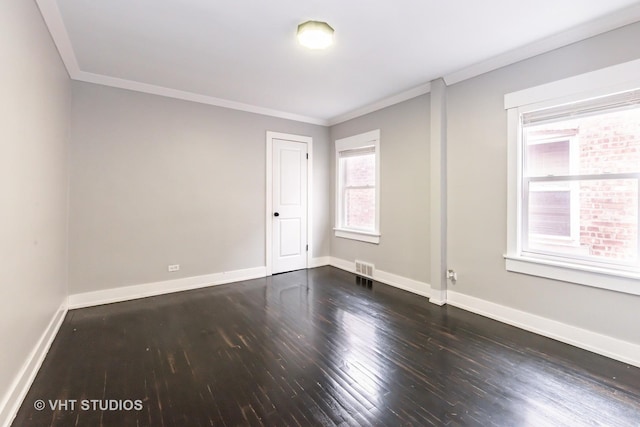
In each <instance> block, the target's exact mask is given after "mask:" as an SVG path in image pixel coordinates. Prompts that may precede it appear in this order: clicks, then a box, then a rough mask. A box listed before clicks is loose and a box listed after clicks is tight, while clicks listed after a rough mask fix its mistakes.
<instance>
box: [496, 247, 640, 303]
mask: <svg viewBox="0 0 640 427" xmlns="http://www.w3.org/2000/svg"><path fill="white" fill-rule="evenodd" d="M504 258H505V264H506V269H507V271H511V272H514V273H522V274H528V275H530V276H538V277H545V278H548V279H554V280H560V281H563V282H569V283H577V284H580V285H585V286H591V287H595V288H601V289H608V290H611V291H617V292H623V293H627V294H632V295H640V274H638V273H636V272H633V271H623V270H614V269H607V268H602V267H596V266H588V265H580V264H572V263H568V262H561V261H553V260H548V259H542V258H534V257H528V256H522V255H505V256H504Z"/></svg>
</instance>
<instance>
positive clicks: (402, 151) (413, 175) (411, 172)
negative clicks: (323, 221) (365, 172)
mask: <svg viewBox="0 0 640 427" xmlns="http://www.w3.org/2000/svg"><path fill="white" fill-rule="evenodd" d="M429 114H430V96H429V95H428V94H427V95H422V96H419V97H416V98H413V99H410V100H408V101H405V102H402V103H400V104H396V105H393V106H391V107H387V108H385V109H382V110H379V111H376V112H373V113H370V114H367V115H365V116H362V117H358V118H355V119H353V120H349V121H347V122H344V123H340V124H338V125H335V126H333V127H332V128H331V141H332V148H331V203H332V204H331V218H332V221H333V218H334V217H335V209H334V198H335V151H334V150H335V148H334V144H335V140H336V139H341V138H346V137H349V136H353V135H357V134H360V133H363V132H367V131H370V130H374V129H380V166H381V169H380V233H381V235H382V236H381V237H380V244H379V245H374V244H371V243H364V242H359V241H355V240H349V239H342V238H337V237H335V236H334V235H333V232H331V256H333V257H336V258H340V259H343V260H346V261H351V262H353V261H354V260H356V259H358V260H362V261H367V262H372V263H374V264H375V266H376V269H378V270H383V271H386V272H388V273H393V274H397V275H400V276H404V277H407V278H410V279H414V280H419V281H421V282H425V283H428V282H429V275H430V270H429V264H430V261H429V257H430V248H429V219H430V216H429V209H430V206H429V205H430V203H429V182H430V180H429V131H430V129H429ZM332 224H335V222H332Z"/></svg>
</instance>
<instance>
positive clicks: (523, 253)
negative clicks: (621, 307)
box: [506, 89, 640, 294]
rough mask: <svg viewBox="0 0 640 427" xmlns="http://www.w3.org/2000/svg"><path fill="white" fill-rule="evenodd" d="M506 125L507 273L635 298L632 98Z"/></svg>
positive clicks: (516, 110) (545, 107)
mask: <svg viewBox="0 0 640 427" xmlns="http://www.w3.org/2000/svg"><path fill="white" fill-rule="evenodd" d="M583 96H584V95H583ZM508 115H509V120H510V161H511V164H510V176H509V185H510V189H511V190H510V201H509V204H510V212H509V215H510V217H509V248H508V253H507V255H506V258H507V269H508V270H510V271H516V272H521V273H527V274H532V275H538V276H543V277H550V278H555V279H559V280H564V281H570V282H575V283H582V284H587V285H591V286H597V287H605V288H608V289H615V290H620V291H624V292H629V293H634V294H640V282H637V280H638V279H640V233H639V225H640V216H639V213H640V209H639V206H640V90H638V89H633V90H626V91H616V92H614V93H605V94H602V93H601V94H598V95H597V96H592V97H585V98H582V99H581V98H580V97H579V96H574V97H573V98H572V99H569V100H568V99H567V98H566V97H565V98H563V99H558V100H557V101H554V100H547V101H545V102H542V103H538V104H530V105H522V106H517V107H516V106H514V107H513V108H511V109H509V108H508ZM634 282H635V283H634Z"/></svg>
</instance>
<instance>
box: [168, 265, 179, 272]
mask: <svg viewBox="0 0 640 427" xmlns="http://www.w3.org/2000/svg"><path fill="white" fill-rule="evenodd" d="M167 270H169V271H170V272H174V271H178V270H180V264H173V265H170V266H169V267H168V268H167Z"/></svg>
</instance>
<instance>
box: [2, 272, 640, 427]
mask: <svg viewBox="0 0 640 427" xmlns="http://www.w3.org/2000/svg"><path fill="white" fill-rule="evenodd" d="M39 400H42V401H43V403H44V406H45V408H44V409H43V410H40V411H38V410H36V409H35V406H37V405H38V404H40V402H38V401H39ZM73 401H76V402H75V403H74V402H73ZM54 404H55V405H58V406H57V409H56V410H53V409H51V407H52V405H54ZM60 404H63V405H65V404H66V406H62V407H60ZM82 405H84V407H83V406H82ZM94 405H95V408H94ZM101 405H102V409H105V410H102V409H101ZM104 405H107V406H104ZM109 405H110V406H109ZM132 406H133V408H132ZM72 407H73V409H72ZM114 407H115V408H116V409H115V410H111V409H112V408H114ZM127 409H129V410H127ZM13 425H14V426H49V425H51V426H76V425H78V426H238V425H240V426H245V425H246V426H254V425H255V426H260V425H264V426H288V425H291V426H315V425H324V426H333V425H340V426H343V425H344V426H347V425H349V426H351V425H363V426H403V425H413V426H429V425H435V426H443V425H482V426H581V425H605V426H616V427H618V426H639V425H640V369H638V368H635V367H630V366H627V365H625V364H623V363H619V362H616V361H613V360H610V359H607V358H605V357H602V356H598V355H596V354H593V353H589V352H586V351H583V350H579V349H577V348H574V347H571V346H568V345H565V344H562V343H559V342H556V341H553V340H550V339H547V338H544V337H541V336H538V335H535V334H532V333H528V332H525V331H522V330H519V329H516V328H513V327H511V326H508V325H504V324H501V323H499V322H495V321H492V320H490V319H486V318H483V317H481V316H477V315H474V314H471V313H468V312H465V311H463V310H459V309H456V308H453V307H447V306H445V307H437V306H435V305H432V304H430V303H429V302H428V301H427V300H426V299H425V298H422V297H418V296H415V295H412V294H409V293H406V292H403V291H400V290H397V289H394V288H391V287H389V286H386V285H382V284H379V283H376V282H373V286H372V287H371V288H369V287H367V286H363V285H361V284H357V283H356V279H355V276H354V275H352V274H349V273H346V272H343V271H341V270H337V269H334V268H332V267H322V268H318V269H314V270H308V271H297V272H292V273H287V274H282V275H277V276H273V277H271V278H267V279H259V280H252V281H247V282H242V283H235V284H229V285H224V286H217V287H211V288H206V289H200V290H195V291H189V292H181V293H175V294H170V295H164V296H158V297H153V298H146V299H141V300H135V301H129V302H124V303H118V304H111V305H104V306H99V307H92V308H86V309H80V310H73V311H69V313H68V315H67V318H66V319H65V321H64V323H63V325H62V327H61V329H60V332H59V334H58V336H57V337H56V339H55V341H54V343H53V345H52V347H51V350H50V352H49V354H48V356H47V357H46V360H45V361H44V364H43V366H42V368H41V370H40V372H39V374H38V376H37V378H36V379H35V382H34V384H33V386H32V387H31V390H30V391H29V393H28V395H27V396H26V399H25V400H24V402H23V404H22V407H21V409H20V411H19V413H18V415H17V417H16V419H15V421H14V423H13Z"/></svg>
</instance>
